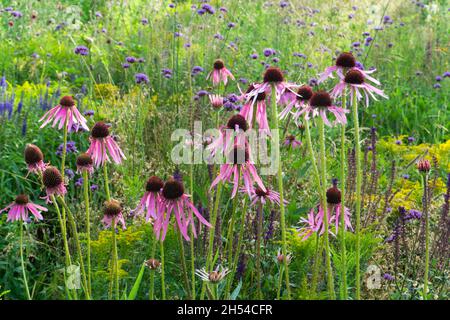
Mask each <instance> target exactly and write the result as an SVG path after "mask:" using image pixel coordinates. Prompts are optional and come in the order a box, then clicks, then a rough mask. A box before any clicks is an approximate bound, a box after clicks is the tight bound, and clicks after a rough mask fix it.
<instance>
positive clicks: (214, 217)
mask: <svg viewBox="0 0 450 320" xmlns="http://www.w3.org/2000/svg"><path fill="white" fill-rule="evenodd" d="M221 193H222V183H221V182H219V184H218V185H217V189H216V199H215V202H214V208H213V212H212V215H211V221H210V222H209V223H210V224H211V228H210V229H209V245H208V257H207V259H206V270H210V269H211V268H212V258H213V249H214V236H215V233H216V220H217V212H218V210H219V202H220V195H221ZM205 290H206V282H205V281H203V284H202V291H201V293H200V300H203V298H204V296H205Z"/></svg>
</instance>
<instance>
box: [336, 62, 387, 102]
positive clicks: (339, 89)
mask: <svg viewBox="0 0 450 320" xmlns="http://www.w3.org/2000/svg"><path fill="white" fill-rule="evenodd" d="M373 71H375V69H374V70H372V71H366V72H365V73H364V72H363V71H362V70H360V69H358V68H352V69H350V70H348V71H347V73H346V74H345V76H344V77H343V78H341V81H340V82H339V83H338V84H337V85H336V86H335V87H334V88H333V90H332V91H331V95H332V96H333V97H341V96H342V95H343V94H344V92H345V88H346V87H349V88H350V99H351V101H353V96H354V95H356V99H358V100H360V99H361V98H362V97H363V95H362V93H364V95H365V97H366V107H368V106H369V96H371V97H372V98H373V99H374V100H377V98H376V96H375V94H377V95H379V96H381V97H383V98H386V99H387V98H388V96H387V95H385V94H384V92H383V90H381V89H378V88H376V87H374V86H373V85H371V84H370V83H368V82H366V80H370V81H371V82H373V83H375V84H377V85H379V84H380V82H379V81H378V80H377V79H375V78H373V77H371V76H370V75H368V73H372V72H373ZM361 91H362V92H361Z"/></svg>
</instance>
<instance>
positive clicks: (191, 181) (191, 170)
mask: <svg viewBox="0 0 450 320" xmlns="http://www.w3.org/2000/svg"><path fill="white" fill-rule="evenodd" d="M188 70H190V68H189V69H188ZM189 78H191V77H189ZM190 81H192V80H191V79H190ZM190 86H192V84H191V85H190ZM190 90H191V92H192V87H191V89H190ZM189 187H190V190H191V200H192V203H195V202H194V164H191V165H190V166H189ZM189 234H190V237H191V241H190V243H189V245H190V249H191V285H192V289H191V291H192V295H191V297H192V300H195V298H196V295H195V244H194V232H193V231H192V229H191V230H190V233H189Z"/></svg>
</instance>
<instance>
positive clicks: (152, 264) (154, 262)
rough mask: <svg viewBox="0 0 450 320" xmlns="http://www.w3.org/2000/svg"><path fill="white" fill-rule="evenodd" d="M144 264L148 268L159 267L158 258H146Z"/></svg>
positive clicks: (155, 268) (156, 268)
mask: <svg viewBox="0 0 450 320" xmlns="http://www.w3.org/2000/svg"><path fill="white" fill-rule="evenodd" d="M145 265H146V266H147V267H148V268H149V269H150V270H158V269H159V267H160V266H161V262H160V261H159V260H156V259H153V258H151V259H148V260H147V261H145Z"/></svg>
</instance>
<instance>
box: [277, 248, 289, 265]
mask: <svg viewBox="0 0 450 320" xmlns="http://www.w3.org/2000/svg"><path fill="white" fill-rule="evenodd" d="M277 261H278V263H280V264H282V263H284V255H283V253H282V252H281V249H280V248H278V251H277ZM286 261H287V263H288V264H289V263H291V261H292V254H291V253H288V254H287V255H286Z"/></svg>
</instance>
